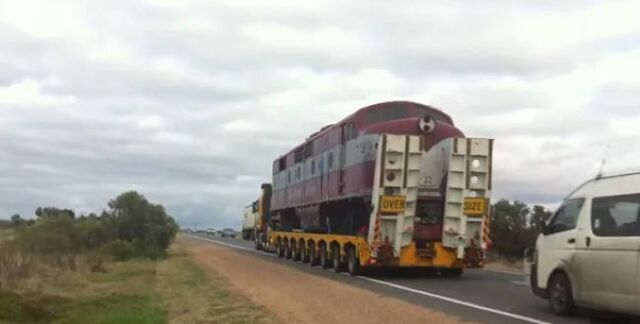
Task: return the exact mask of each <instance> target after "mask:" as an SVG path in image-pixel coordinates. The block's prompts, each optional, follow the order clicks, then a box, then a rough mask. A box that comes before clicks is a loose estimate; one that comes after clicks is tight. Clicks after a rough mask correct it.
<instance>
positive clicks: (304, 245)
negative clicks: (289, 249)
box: [298, 241, 309, 263]
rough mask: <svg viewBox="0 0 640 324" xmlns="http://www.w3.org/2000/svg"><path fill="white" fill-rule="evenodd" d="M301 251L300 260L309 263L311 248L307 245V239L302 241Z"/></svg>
mask: <svg viewBox="0 0 640 324" xmlns="http://www.w3.org/2000/svg"><path fill="white" fill-rule="evenodd" d="M298 244H299V249H298V250H299V251H300V262H302V263H307V262H309V249H308V247H307V243H306V242H305V241H300V243H298Z"/></svg>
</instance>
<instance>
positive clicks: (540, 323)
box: [358, 276, 548, 324]
mask: <svg viewBox="0 0 640 324" xmlns="http://www.w3.org/2000/svg"><path fill="white" fill-rule="evenodd" d="M358 278H361V279H363V280H366V281H371V282H375V283H377V284H380V285H383V286H388V287H392V288H396V289H400V290H404V291H408V292H412V293H415V294H419V295H423V296H428V297H431V298H435V299H440V300H443V301H446V302H450V303H453V304H458V305H462V306H467V307H470V308H475V309H477V310H481V311H485V312H489V313H493V314H498V315H502V316H506V317H510V318H514V319H518V320H521V321H525V322H528V323H537V324H547V323H548V322H545V321H541V320H538V319H535V318H531V317H526V316H522V315H518V314H513V313H509V312H505V311H501V310H498V309H493V308H489V307H485V306H481V305H478V304H474V303H469V302H466V301H463V300H459V299H455V298H451V297H445V296H441V295H436V294H432V293H429V292H426V291H422V290H418V289H413V288H409V287H405V286H402V285H398V284H394V283H390V282H386V281H382V280H378V279H373V278H369V277H360V276H359V277H358Z"/></svg>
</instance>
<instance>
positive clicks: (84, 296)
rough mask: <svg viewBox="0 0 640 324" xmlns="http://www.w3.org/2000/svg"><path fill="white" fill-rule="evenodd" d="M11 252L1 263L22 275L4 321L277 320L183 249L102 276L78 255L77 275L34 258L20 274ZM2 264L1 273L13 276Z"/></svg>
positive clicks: (1, 292)
mask: <svg viewBox="0 0 640 324" xmlns="http://www.w3.org/2000/svg"><path fill="white" fill-rule="evenodd" d="M7 247H8V246H7V245H6V244H5V245H3V248H2V249H0V258H2V256H4V257H5V259H6V260H9V261H6V262H5V264H14V267H13V268H12V269H14V270H12V271H13V272H15V273H18V274H19V275H17V274H15V273H14V274H13V276H14V277H12V278H11V280H10V281H11V285H7V286H2V287H0V324H1V323H40V322H43V323H44V322H46V323H166V322H171V323H272V322H274V321H273V320H272V317H270V315H269V314H268V313H267V312H266V311H265V310H264V309H263V308H261V307H260V306H256V305H255V304H253V303H251V302H250V301H249V300H247V299H245V298H244V297H243V296H242V295H240V294H239V293H236V292H234V291H233V290H232V289H231V287H230V285H229V284H228V283H227V282H226V280H224V279H223V278H222V277H219V276H216V275H215V274H214V275H212V276H210V275H209V274H204V273H203V272H202V270H201V269H200V268H198V267H197V266H196V265H195V264H194V263H193V262H192V261H191V259H190V258H189V256H188V255H186V254H185V253H184V252H183V250H182V249H181V248H180V247H174V248H172V249H171V251H170V256H169V258H167V259H164V260H157V261H151V260H142V259H133V260H130V261H127V262H109V263H105V270H106V271H105V272H91V269H90V264H91V262H89V261H88V259H91V258H90V257H87V256H79V257H78V259H77V260H76V261H77V264H78V266H77V267H76V268H75V270H74V271H70V270H69V269H63V268H60V267H57V266H51V263H47V262H40V261H39V260H31V261H29V262H30V263H28V269H27V271H26V272H21V271H22V270H20V269H19V267H18V266H16V265H17V264H18V263H19V262H18V261H17V260H18V259H19V258H20V257H21V256H19V253H17V252H16V251H17V250H12V249H9V248H7ZM3 253H4V254H3ZM0 260H1V259H0ZM25 264H27V263H25ZM0 266H1V267H2V268H0V274H2V273H5V274H7V273H9V272H8V271H7V270H6V269H7V268H6V267H4V266H3V264H1V263H0ZM25 273H28V274H29V275H28V276H26V275H24V274H25Z"/></svg>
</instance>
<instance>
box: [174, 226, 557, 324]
mask: <svg viewBox="0 0 640 324" xmlns="http://www.w3.org/2000/svg"><path fill="white" fill-rule="evenodd" d="M185 235H186V236H188V237H190V238H193V239H196V240H201V241H207V242H211V243H215V244H219V245H223V246H226V247H230V248H234V249H239V250H244V251H250V252H254V253H257V254H261V255H268V256H271V257H273V256H275V255H273V254H271V253H267V252H264V251H258V250H255V249H250V248H246V247H244V246H240V245H235V244H230V243H226V242H221V241H217V240H211V239H206V238H203V237H198V236H192V235H187V234H185ZM356 278H360V279H362V280H366V281H369V282H373V283H377V284H379V285H383V286H387V287H392V288H395V289H400V290H404V291H408V292H411V293H414V294H418V295H423V296H427V297H431V298H435V299H439V300H442V301H446V302H449V303H452V304H457V305H461V306H466V307H469V308H474V309H477V310H480V311H484V312H488V313H493V314H497V315H501V316H505V317H509V318H513V319H517V320H520V321H524V322H528V323H536V324H548V323H549V322H545V321H541V320H538V319H535V318H531V317H526V316H522V315H518V314H513V313H509V312H505V311H501V310H499V309H494V308H489V307H485V306H482V305H478V304H474V303H470V302H466V301H463V300H459V299H455V298H451V297H446V296H442V295H437V294H434V293H430V292H426V291H422V290H418V289H413V288H410V287H406V286H402V285H398V284H394V283H391V282H387V281H383V280H378V279H374V278H369V277H363V276H357V277H356Z"/></svg>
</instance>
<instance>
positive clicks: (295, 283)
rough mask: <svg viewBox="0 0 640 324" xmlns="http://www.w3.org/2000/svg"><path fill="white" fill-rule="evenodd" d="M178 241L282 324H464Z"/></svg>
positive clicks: (333, 283) (323, 280)
mask: <svg viewBox="0 0 640 324" xmlns="http://www.w3.org/2000/svg"><path fill="white" fill-rule="evenodd" d="M178 241H179V243H180V244H181V245H183V246H184V247H185V248H186V250H187V251H188V252H189V254H190V255H191V256H192V257H193V258H194V259H195V260H196V262H197V263H198V264H199V265H200V266H201V267H202V268H203V269H208V270H211V271H214V272H216V273H218V274H220V275H221V276H223V277H225V278H226V279H227V280H229V282H230V283H231V284H232V285H233V286H234V287H235V288H236V289H237V290H238V291H240V292H241V293H242V294H244V295H245V296H247V297H248V298H249V299H250V300H251V301H253V302H255V303H257V304H260V305H263V306H264V307H265V308H266V309H268V310H269V311H270V312H272V313H273V314H274V315H275V316H276V317H277V318H279V319H280V320H281V321H283V322H294V323H326V322H339V323H345V322H366V323H418V322H420V323H459V322H461V321H460V319H459V318H457V317H455V316H451V315H448V314H445V313H442V312H439V311H435V310H431V309H427V308H424V307H420V306H416V305H413V304H410V303H407V302H404V301H402V300H399V299H396V298H390V297H385V296H382V295H378V294H376V293H374V292H371V291H368V290H364V289H360V288H357V287H353V286H349V285H344V284H341V283H339V282H336V281H334V280H330V279H327V278H322V277H318V276H313V275H310V274H307V273H304V272H301V271H298V270H296V269H292V268H290V267H286V266H284V265H280V264H277V263H273V262H268V261H265V260H262V259H260V258H253V257H250V256H247V255H243V254H241V253H237V252H234V251H231V250H229V249H227V248H225V247H220V246H215V245H212V244H208V243H205V242H202V241H198V240H194V239H190V238H187V237H184V236H182V237H180V238H179V239H178Z"/></svg>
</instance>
